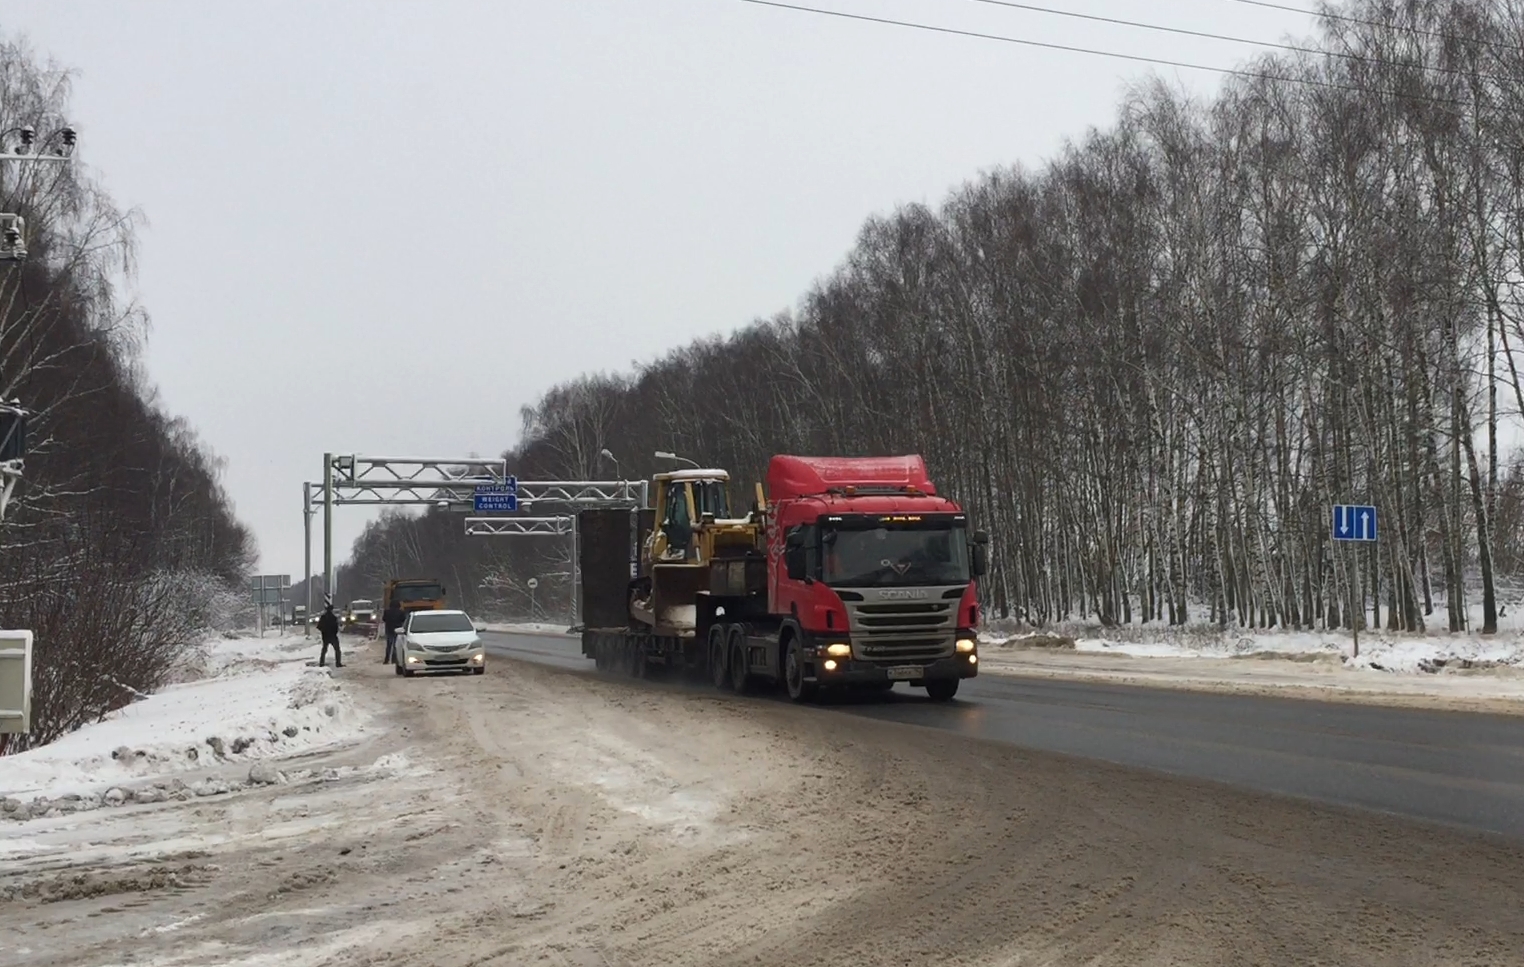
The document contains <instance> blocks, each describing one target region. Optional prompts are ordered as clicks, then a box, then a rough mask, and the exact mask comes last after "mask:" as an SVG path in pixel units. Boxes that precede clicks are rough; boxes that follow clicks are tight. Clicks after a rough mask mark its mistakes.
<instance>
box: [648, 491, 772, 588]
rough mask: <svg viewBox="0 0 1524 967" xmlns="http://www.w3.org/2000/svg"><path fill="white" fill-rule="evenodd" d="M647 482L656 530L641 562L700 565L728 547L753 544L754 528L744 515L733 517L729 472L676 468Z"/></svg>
mask: <svg viewBox="0 0 1524 967" xmlns="http://www.w3.org/2000/svg"><path fill="white" fill-rule="evenodd" d="M652 482H653V483H654V485H655V486H654V488H653V489H654V490H655V492H656V507H655V511H656V514H655V519H656V526H655V527H653V528H652V530H651V534H650V536H649V537H648V538H647V539H646V546H645V547H644V548H643V551H644V553H643V555H642V556H643V557H644V559H645V560H644V561H643V562H642V563H644V564H646V565H647V566H649V565H650V564H652V563H656V564H681V563H688V564H701V563H704V562H707V561H709V560H712V559H713V558H714V557H715V556H717V555H722V554H723V553H724V552H725V549H726V548H728V547H732V546H735V545H745V546H747V547H753V546H755V544H756V535H757V528H756V525H755V524H753V523H752V522H751V521H750V520H748V519H746V518H745V517H742V518H740V519H737V518H734V517H732V512H731V505H730V474H728V473H726V472H725V471H723V470H678V471H673V472H671V473H659V474H657V475H656V476H655V477H654V478H653V480H652Z"/></svg>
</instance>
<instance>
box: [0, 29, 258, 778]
mask: <svg viewBox="0 0 1524 967" xmlns="http://www.w3.org/2000/svg"><path fill="white" fill-rule="evenodd" d="M68 117H69V74H68V73H67V72H66V71H63V70H60V69H58V68H57V67H56V66H54V65H52V64H44V63H42V62H41V61H40V60H39V59H38V57H37V56H36V55H35V54H34V53H33V52H32V50H31V49H30V48H29V47H28V46H26V45H25V44H23V43H21V42H17V41H11V40H5V39H3V38H0V131H4V130H11V129H14V128H16V127H18V126H20V125H22V124H30V125H32V126H33V127H34V128H35V129H36V130H37V131H38V132H39V133H40V134H46V133H47V132H51V131H55V130H58V129H59V128H61V127H62V126H63V125H64V123H65V120H66V119H67V118H68ZM0 211H6V212H16V213H19V214H21V215H22V216H23V217H24V218H25V219H26V225H27V233H28V236H29V237H28V240H27V242H28V248H29V249H30V255H29V258H28V259H27V260H26V261H25V262H20V263H17V262H0V399H4V400H12V399H15V400H19V401H20V402H21V403H22V404H23V405H25V406H26V407H27V408H28V409H29V410H31V412H32V417H31V420H30V423H31V426H30V437H31V440H30V444H31V445H30V450H29V452H28V454H27V456H26V465H25V466H26V471H25V477H24V479H23V480H22V482H21V484H20V486H19V487H18V489H17V491H16V494H15V497H14V498H13V500H12V502H11V506H10V508H9V510H8V511H7V513H6V518H5V521H4V522H3V523H0V627H5V628H26V629H31V630H32V631H33V632H35V633H36V647H35V656H34V657H35V663H34V670H33V676H34V687H35V691H34V695H33V706H32V727H33V731H32V732H31V733H30V734H29V735H26V736H0V752H5V751H19V750H21V749H23V748H27V747H30V746H35V745H40V744H43V743H46V742H48V741H51V740H52V739H54V738H56V737H58V736H59V735H62V734H64V733H67V732H69V731H72V730H73V729H76V728H78V727H79V726H81V725H84V724H86V723H89V722H91V721H95V720H97V719H99V718H100V717H101V716H103V715H104V714H106V713H107V712H110V711H111V710H113V709H116V708H119V707H121V706H123V705H125V704H127V703H128V702H130V701H131V700H132V699H133V697H134V696H135V695H136V694H139V693H146V692H151V691H153V690H154V689H156V688H159V687H161V686H162V685H164V684H165V683H166V682H168V681H169V680H171V678H172V677H173V676H174V675H175V674H176V673H177V671H178V670H179V668H180V667H181V665H182V664H183V663H184V662H185V661H187V660H189V659H192V658H194V657H195V656H194V646H195V644H196V643H197V642H198V640H200V639H201V638H202V637H204V635H205V634H206V633H207V632H208V631H209V630H210V629H212V628H213V627H217V626H220V625H222V624H224V623H225V622H226V620H227V619H228V618H229V617H230V615H231V613H232V611H233V610H235V609H236V608H238V607H239V606H240V605H241V603H242V600H243V598H245V597H246V595H245V594H244V593H243V590H242V587H243V581H244V577H245V575H246V574H247V573H248V571H249V570H250V568H251V566H252V563H253V555H254V544H253V540H252V538H251V536H250V535H249V533H248V531H247V530H246V529H245V528H244V527H243V526H242V525H241V524H240V523H239V522H238V520H237V519H236V518H235V516H234V513H233V508H232V504H231V501H230V500H229V499H228V496H227V494H226V493H225V492H224V490H223V488H222V485H221V483H220V481H219V475H220V465H219V462H218V460H217V458H216V457H215V456H214V455H213V454H212V453H211V452H210V451H209V450H208V448H207V447H206V446H205V445H204V444H203V443H202V442H201V441H200V440H199V439H198V438H197V436H196V433H195V431H194V430H193V429H192V427H191V426H190V425H189V424H187V423H186V422H185V421H184V420H183V419H181V418H178V417H175V416H172V415H170V414H169V413H167V412H166V411H165V410H164V408H163V407H162V406H161V405H160V404H159V402H158V400H157V398H156V395H155V392H154V390H153V388H152V387H151V386H150V385H149V383H148V382H147V380H146V378H145V376H144V374H143V372H142V370H141V368H140V366H139V363H138V350H139V349H140V347H141V345H142V343H143V340H144V339H145V337H146V334H147V323H148V318H147V315H146V313H145V311H144V310H143V308H142V307H141V306H139V305H136V304H135V303H133V302H131V301H130V300H127V299H126V298H125V297H124V292H125V291H126V284H127V283H128V282H129V281H130V279H131V274H132V270H133V254H134V230H135V227H136V225H137V223H138V220H139V218H138V215H137V213H135V212H130V211H123V210H121V209H119V208H118V207H117V206H116V205H115V203H114V202H113V201H112V199H111V198H110V197H109V195H108V194H107V193H106V192H105V190H104V189H103V188H102V187H101V186H100V184H99V183H97V182H96V181H94V180H93V179H91V178H90V177H89V176H88V174H87V173H86V172H85V170H84V169H83V168H82V167H81V166H79V165H75V164H70V165H42V164H35V163H26V162H22V163H7V164H3V165H0ZM6 740H9V741H6Z"/></svg>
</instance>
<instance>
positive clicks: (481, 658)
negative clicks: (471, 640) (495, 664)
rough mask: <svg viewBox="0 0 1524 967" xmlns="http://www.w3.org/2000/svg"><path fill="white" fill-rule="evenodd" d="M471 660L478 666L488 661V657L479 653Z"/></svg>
mask: <svg viewBox="0 0 1524 967" xmlns="http://www.w3.org/2000/svg"><path fill="white" fill-rule="evenodd" d="M471 660H472V661H474V662H476V663H477V664H478V665H480V664H481V663H482V662H484V661H486V660H487V656H486V655H484V654H482V653H481V652H477V653H476V654H474V655H472V656H471Z"/></svg>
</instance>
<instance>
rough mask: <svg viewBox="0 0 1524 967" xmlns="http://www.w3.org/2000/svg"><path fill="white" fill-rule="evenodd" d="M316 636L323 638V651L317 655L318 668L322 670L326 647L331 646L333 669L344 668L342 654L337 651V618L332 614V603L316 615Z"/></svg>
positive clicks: (325, 658) (326, 655)
mask: <svg viewBox="0 0 1524 967" xmlns="http://www.w3.org/2000/svg"><path fill="white" fill-rule="evenodd" d="M317 628H318V634H320V635H322V636H323V650H322V652H321V653H320V654H319V655H318V667H319V668H322V667H323V665H325V664H326V663H327V662H328V646H329V645H332V646H333V667H335V668H343V667H344V653H343V652H342V651H340V650H339V616H338V615H336V614H334V613H333V602H332V601H330V602H328V603H327V604H326V605H324V606H323V613H322V614H320V615H318V620H317Z"/></svg>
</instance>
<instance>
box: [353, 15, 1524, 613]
mask: <svg viewBox="0 0 1524 967" xmlns="http://www.w3.org/2000/svg"><path fill="white" fill-rule="evenodd" d="M1319 31H1320V34H1319V37H1318V38H1317V39H1316V40H1315V41H1313V42H1312V45H1311V46H1312V48H1313V49H1311V50H1307V51H1283V52H1277V53H1275V54H1272V55H1266V56H1263V57H1260V58H1258V59H1256V60H1254V61H1252V62H1249V63H1246V64H1243V65H1240V68H1239V71H1240V72H1239V73H1238V74H1237V75H1235V76H1232V77H1230V78H1229V79H1228V80H1227V81H1226V82H1225V83H1224V84H1223V86H1222V87H1221V89H1220V91H1219V92H1218V93H1217V94H1216V95H1215V96H1214V97H1212V98H1211V99H1209V100H1199V99H1192V98H1190V97H1186V96H1184V95H1182V94H1181V93H1179V92H1178V91H1176V90H1174V89H1171V88H1169V87H1167V86H1165V85H1164V84H1162V83H1158V82H1147V83H1142V84H1140V85H1138V86H1137V87H1136V88H1135V89H1133V90H1132V91H1131V92H1130V93H1129V95H1128V96H1127V97H1126V98H1125V99H1124V102H1123V103H1122V104H1121V105H1120V108H1119V110H1118V114H1117V117H1116V120H1115V122H1114V123H1113V124H1112V125H1110V126H1109V127H1108V128H1106V129H1104V130H1091V131H1088V132H1086V133H1084V134H1083V135H1081V136H1078V137H1076V138H1075V139H1074V140H1073V141H1072V142H1071V143H1069V144H1067V145H1066V146H1065V147H1064V149H1063V150H1062V151H1061V152H1060V153H1059V154H1058V156H1057V157H1054V158H1052V159H1050V160H1048V161H1047V162H1045V163H1043V164H1041V165H1038V166H1023V165H1013V166H1009V167H1005V168H1001V169H998V170H992V171H988V172H984V173H981V174H979V175H978V176H977V177H975V178H973V179H971V180H970V181H968V182H967V183H965V184H963V185H961V186H958V187H956V188H955V189H953V190H952V191H951V192H950V193H949V195H948V196H947V198H946V199H945V201H944V202H943V203H942V204H941V205H940V206H939V207H938V208H935V209H933V208H929V207H926V206H922V205H906V206H903V207H901V208H899V209H898V210H896V211H894V212H892V213H889V214H886V215H882V216H875V217H872V218H869V219H868V220H867V222H866V223H865V224H864V226H863V227H862V230H861V232H860V234H859V237H858V240H857V242H856V245H855V246H854V247H853V249H852V250H851V251H850V252H849V253H848V254H847V256H846V258H845V260H844V261H843V262H842V263H841V264H840V265H839V266H837V267H836V268H835V269H834V270H833V271H832V272H830V273H829V274H827V275H825V276H823V277H822V278H821V279H820V280H819V281H818V283H817V284H816V285H815V286H814V287H812V289H811V290H810V291H809V292H807V293H805V294H804V295H803V297H802V299H801V300H800V302H799V304H798V306H797V307H796V308H795V309H793V310H791V311H787V312H782V313H779V314H777V315H775V316H773V317H770V318H765V319H759V320H757V321H755V322H753V323H752V324H750V325H748V326H745V327H744V328H742V329H740V330H738V331H736V332H734V333H733V334H730V335H727V336H723V337H715V338H711V339H706V340H700V341H697V342H695V343H693V344H691V345H688V346H685V347H682V348H679V349H676V350H673V351H672V352H670V353H669V354H667V355H666V356H664V357H663V358H661V359H659V360H656V361H654V362H652V363H649V364H647V365H642V366H639V367H637V368H636V369H635V370H634V371H632V372H628V373H622V374H588V375H585V376H582V377H580V378H578V379H575V380H572V381H569V382H567V383H565V384H562V385H559V386H556V387H554V388H553V389H551V390H550V391H549V392H547V393H546V394H545V395H544V396H543V398H542V399H540V400H539V401H538V403H536V404H535V405H534V406H531V407H528V408H526V409H525V411H524V413H523V431H522V434H521V439H520V443H519V444H518V445H517V446H516V447H514V448H513V449H512V450H510V451H509V452H508V454H507V456H508V459H509V461H510V466H511V469H513V470H515V471H517V473H518V474H519V476H520V478H521V479H555V478H560V479H587V478H605V479H606V478H609V477H610V476H612V475H613V472H614V467H613V466H612V465H611V464H610V462H609V461H608V460H607V459H606V458H603V457H600V452H601V451H602V450H603V449H605V448H607V449H609V450H610V451H611V452H613V454H614V455H615V457H616V458H617V459H618V460H619V461H620V469H621V470H622V472H623V475H624V476H626V477H640V476H645V475H647V474H649V473H650V472H652V471H653V470H656V469H659V468H661V467H662V466H664V464H662V463H661V462H660V461H657V460H655V459H654V458H653V456H652V453H653V451H655V450H658V449H663V450H672V451H675V452H677V453H680V454H682V455H683V456H686V457H690V458H693V459H695V460H697V461H699V462H700V463H702V464H705V465H717V466H722V467H726V468H728V469H729V470H730V471H731V473H732V475H733V477H734V478H735V479H736V481H737V483H738V485H739V486H738V488H737V489H738V491H739V492H740V493H742V494H744V493H746V492H749V488H750V482H751V481H752V480H757V479H760V478H761V475H762V473H763V470H764V468H765V466H766V461H767V458H768V457H769V456H770V455H771V454H774V453H804V454H847V455H851V454H874V453H904V452H919V453H921V454H923V455H924V456H925V457H926V459H927V460H928V462H929V464H930V467H931V469H932V474H933V478H934V479H935V480H936V481H937V482H938V485H939V487H940V488H941V490H942V492H944V493H948V494H950V495H952V496H954V497H956V498H957V499H958V500H960V501H962V502H963V503H964V505H965V506H966V507H967V508H968V510H969V512H970V514H971V516H972V518H973V519H974V521H975V522H976V524H977V526H979V527H981V528H983V529H986V530H988V531H989V532H990V533H991V535H992V545H991V561H992V567H991V572H990V574H989V576H988V577H987V578H986V579H985V580H984V581H983V583H982V588H981V595H982V597H983V598H984V603H985V606H986V608H987V610H988V611H989V612H990V613H991V614H992V615H996V616H1008V617H1014V618H1017V619H1019V620H1021V621H1023V622H1025V623H1030V624H1033V625H1042V624H1047V623H1050V622H1054V621H1057V620H1063V619H1074V618H1079V619H1093V620H1099V621H1100V622H1101V623H1103V624H1126V623H1136V622H1161V623H1164V624H1182V623H1184V622H1185V621H1186V620H1187V618H1188V613H1190V614H1198V615H1199V616H1202V617H1206V618H1209V619H1210V620H1211V621H1213V622H1216V623H1218V624H1221V625H1229V624H1234V625H1239V626H1243V627H1293V628H1306V627H1349V626H1351V625H1352V624H1355V623H1359V624H1360V625H1361V626H1363V627H1368V626H1370V625H1371V624H1373V623H1374V624H1376V625H1378V626H1380V625H1385V626H1386V627H1388V628H1391V629H1395V630H1420V629H1423V630H1445V629H1448V630H1452V631H1454V630H1461V629H1469V630H1478V631H1482V632H1489V631H1493V630H1495V628H1496V623H1497V615H1498V611H1499V607H1500V604H1501V603H1503V602H1502V599H1500V593H1501V592H1502V591H1506V590H1507V589H1508V588H1509V584H1508V580H1509V577H1510V576H1512V575H1515V574H1518V573H1519V571H1520V569H1521V566H1524V458H1521V456H1520V453H1519V450H1518V448H1517V441H1518V438H1519V435H1518V430H1519V426H1520V420H1519V417H1520V414H1521V412H1524V381H1521V379H1520V373H1519V369H1520V362H1519V355H1518V354H1519V351H1520V350H1521V349H1524V325H1521V324H1524V302H1521V298H1520V297H1521V295H1524V290H1521V286H1524V272H1521V268H1524V266H1521V259H1524V143H1521V137H1524V136H1521V126H1520V125H1519V123H1518V119H1519V118H1520V117H1524V3H1521V2H1520V0H1356V2H1352V3H1345V4H1341V5H1331V6H1325V7H1324V8H1323V14H1322V16H1321V17H1320V18H1319ZM716 322H717V323H720V322H722V321H718V320H717V321H716ZM1335 503H1371V504H1375V505H1377V506H1378V507H1379V509H1380V513H1381V541H1380V544H1379V547H1378V548H1377V549H1376V550H1374V551H1369V550H1365V549H1362V551H1361V552H1359V553H1346V552H1343V551H1341V550H1339V549H1336V548H1335V547H1333V546H1332V542H1331V541H1330V540H1329V530H1330V508H1331V505H1333V504H1335ZM565 558H566V549H565V548H563V547H559V546H556V547H550V546H544V545H542V546H539V547H536V546H534V545H530V544H527V543H524V542H508V543H505V542H501V541H491V540H483V539H469V538H466V537H464V536H463V534H462V528H461V523H460V518H459V516H458V515H451V514H448V513H445V512H436V511H430V512H429V513H427V514H424V515H422V516H410V515H405V514H393V515H389V516H387V517H384V518H382V520H380V521H379V522H377V523H375V524H373V525H372V526H371V527H369V528H368V529H367V530H366V532H365V533H364V534H363V535H362V536H361V537H360V538H359V540H358V541H357V542H356V543H355V545H354V548H353V552H352V556H351V563H350V564H349V565H348V566H347V567H346V568H345V569H343V570H342V571H341V573H340V575H339V586H340V588H341V593H342V589H343V588H345V587H346V586H348V587H350V588H355V587H358V589H359V590H357V591H356V594H359V592H360V591H364V590H368V589H371V588H374V589H376V591H378V590H379V586H380V581H381V579H382V578H383V577H385V576H387V575H389V574H392V573H399V572H401V571H410V572H421V573H427V574H430V575H435V576H438V577H440V578H441V579H445V580H447V582H448V583H450V584H451V585H452V590H455V589H458V596H457V600H458V601H459V603H461V604H463V605H464V606H466V607H468V608H472V609H473V610H477V611H481V612H483V613H489V612H490V613H504V614H514V615H522V614H524V613H525V610H524V608H525V602H526V598H527V594H526V588H525V583H524V582H525V580H526V578H527V577H529V576H531V575H534V576H540V577H541V590H540V592H539V594H540V595H541V597H542V599H543V598H549V599H553V600H554V599H557V598H556V595H557V594H558V593H559V594H560V595H562V596H563V597H564V593H565V592H564V589H563V590H561V591H560V592H557V591H556V590H555V588H554V582H556V581H564V580H565V578H564V577H558V576H557V575H558V574H559V573H564V571H565ZM558 569H559V571H558ZM1357 569H1358V572H1359V573H1357ZM547 574H548V575H550V578H551V581H550V582H547V580H546V577H545V575H547ZM374 593H375V591H373V592H372V594H374ZM1473 604H1474V605H1478V606H1479V613H1480V615H1481V622H1480V624H1478V625H1477V626H1476V627H1475V628H1472V627H1471V623H1470V621H1469V619H1468V611H1469V606H1470V605H1473Z"/></svg>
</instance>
